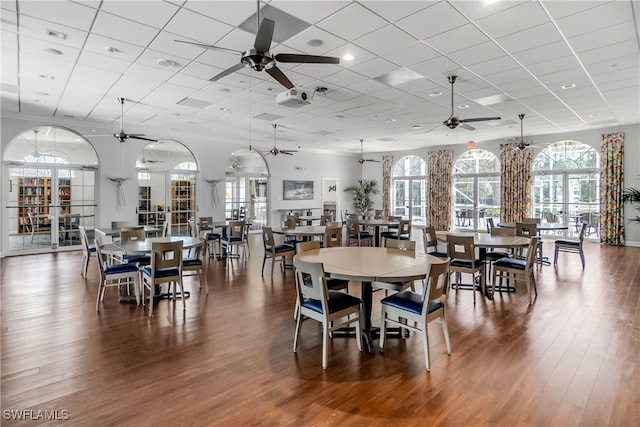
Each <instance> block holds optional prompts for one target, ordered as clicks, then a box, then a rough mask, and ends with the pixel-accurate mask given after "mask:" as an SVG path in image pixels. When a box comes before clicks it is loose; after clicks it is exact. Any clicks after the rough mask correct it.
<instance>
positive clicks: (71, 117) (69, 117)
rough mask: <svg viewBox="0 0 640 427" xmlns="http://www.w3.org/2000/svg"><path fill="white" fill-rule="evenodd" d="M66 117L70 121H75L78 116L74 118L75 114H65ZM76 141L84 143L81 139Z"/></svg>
mask: <svg viewBox="0 0 640 427" xmlns="http://www.w3.org/2000/svg"><path fill="white" fill-rule="evenodd" d="M64 116H65V117H66V118H68V119H75V118H76V116H74V115H73V114H65V115H64ZM76 141H82V140H81V139H76Z"/></svg>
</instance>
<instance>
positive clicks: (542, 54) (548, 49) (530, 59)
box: [513, 41, 573, 66]
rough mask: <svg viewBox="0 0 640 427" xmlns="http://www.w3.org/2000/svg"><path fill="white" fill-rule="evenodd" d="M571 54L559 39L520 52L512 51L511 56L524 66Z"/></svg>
mask: <svg viewBox="0 0 640 427" xmlns="http://www.w3.org/2000/svg"><path fill="white" fill-rule="evenodd" d="M571 55H573V54H572V53H571V49H569V47H568V46H567V44H566V43H565V42H564V41H561V42H555V43H549V44H546V45H544V46H539V47H535V48H532V49H527V50H523V51H521V52H517V53H514V54H513V57H514V58H516V59H517V60H518V61H519V62H520V63H522V64H523V65H525V66H526V65H531V64H537V63H539V62H546V61H549V60H551V59H557V58H564V57H567V56H571Z"/></svg>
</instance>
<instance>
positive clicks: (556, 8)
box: [544, 0, 611, 19]
mask: <svg viewBox="0 0 640 427" xmlns="http://www.w3.org/2000/svg"><path fill="white" fill-rule="evenodd" d="M610 2H611V0H589V1H546V2H544V6H545V8H547V10H548V11H549V13H550V14H551V16H552V17H553V18H554V19H559V18H563V17H565V16H569V15H574V14H577V13H580V12H583V11H586V10H589V9H593V8H597V7H599V6H602V5H604V4H607V3H610Z"/></svg>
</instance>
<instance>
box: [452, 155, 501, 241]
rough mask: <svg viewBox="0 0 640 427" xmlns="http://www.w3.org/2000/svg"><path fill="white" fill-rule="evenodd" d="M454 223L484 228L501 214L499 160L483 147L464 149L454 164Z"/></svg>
mask: <svg viewBox="0 0 640 427" xmlns="http://www.w3.org/2000/svg"><path fill="white" fill-rule="evenodd" d="M452 215H453V224H454V225H455V226H456V227H458V228H467V229H471V230H483V229H485V228H486V218H489V217H490V218H495V221H497V222H499V218H500V161H499V160H498V158H497V157H496V155H495V154H493V153H491V152H489V151H487V150H482V149H473V150H468V151H466V152H464V153H463V154H462V155H460V157H458V160H456V162H455V163H454V165H453V212H452Z"/></svg>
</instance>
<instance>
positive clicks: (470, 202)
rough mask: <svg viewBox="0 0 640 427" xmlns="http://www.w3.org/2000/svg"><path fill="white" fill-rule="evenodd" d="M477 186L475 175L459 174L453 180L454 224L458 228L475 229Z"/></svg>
mask: <svg viewBox="0 0 640 427" xmlns="http://www.w3.org/2000/svg"><path fill="white" fill-rule="evenodd" d="M475 187H476V181H475V179H474V178H473V177H465V176H457V177H455V178H454V180H453V192H454V201H455V202H454V205H453V211H454V218H453V224H454V225H455V226H456V227H458V228H469V229H473V228H474V226H475V214H474V206H475V197H476V191H475Z"/></svg>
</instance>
